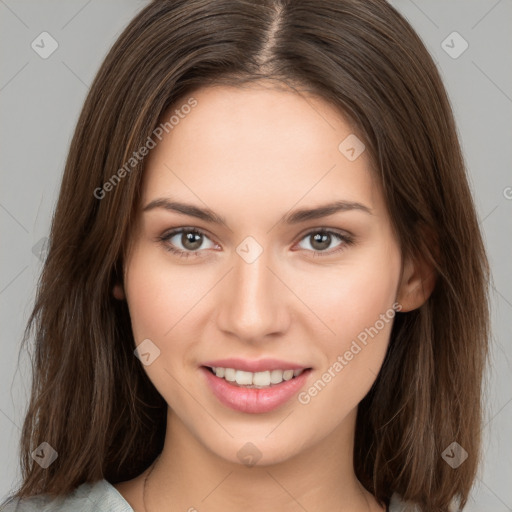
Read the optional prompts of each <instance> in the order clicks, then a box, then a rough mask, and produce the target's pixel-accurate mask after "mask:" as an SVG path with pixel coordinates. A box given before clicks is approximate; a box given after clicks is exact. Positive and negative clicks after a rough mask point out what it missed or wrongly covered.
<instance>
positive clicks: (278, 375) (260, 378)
mask: <svg viewBox="0 0 512 512" xmlns="http://www.w3.org/2000/svg"><path fill="white" fill-rule="evenodd" d="M212 370H213V373H215V375H216V376H217V377H220V378H221V379H222V378H223V379H225V380H227V381H228V382H233V383H236V385H238V386H245V387H251V388H265V387H269V386H271V385H272V384H280V383H281V382H283V381H287V380H290V379H293V377H298V376H299V375H300V374H301V373H302V372H303V371H304V370H272V371H269V370H267V371H264V372H255V373H253V372H246V371H244V370H235V369H234V368H221V367H213V368H212Z"/></svg>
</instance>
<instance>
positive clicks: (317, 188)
mask: <svg viewBox="0 0 512 512" xmlns="http://www.w3.org/2000/svg"><path fill="white" fill-rule="evenodd" d="M193 96H194V98H196V100H197V101H198V105H197V106H196V107H195V108H194V109H193V110H192V111H191V113H190V114H188V115H187V116H186V117H185V118H184V119H181V120H180V122H179V124H177V125H176V126H175V127H174V128H173V130H172V131H170V132H169V134H166V135H165V136H164V138H163V140H162V141H161V142H160V143H158V145H157V146H156V147H155V148H154V149H152V150H151V152H150V154H149V156H148V160H147V166H146V170H145V175H144V179H143V183H142V196H141V198H142V200H141V205H140V210H139V216H138V219H137V223H136V225H135V226H134V229H133V237H132V241H131V245H130V251H129V254H128V258H127V259H126V263H125V268H124V283H123V284H121V283H119V284H117V285H116V286H115V288H114V295H115V297H117V298H118V299H119V300H126V301H127V302H128V306H129V310H130V315H131V319H132V328H133V334H134V338H135V341H136V344H137V345H138V344H139V343H140V342H142V340H145V339H147V338H149V339H150V340H151V341H152V342H153V343H154V344H155V345H156V346H157V347H158V348H159V350H160V356H159V357H157V358H156V359H155V360H154V362H152V363H151V364H150V365H149V366H144V369H145V371H146V372H147V374H148V376H149V378H150V379H151V381H152V382H153V384H154V385H155V387H156V389H157V390H158V391H159V392H160V393H161V395H162V396H163V397H164V399H165V400H166V401H167V403H168V405H169V409H168V421H167V433H166V438H165V447H164V450H163V452H162V455H161V457H160V458H159V459H158V461H157V463H156V465H155V467H154V471H153V472H152V473H151V478H150V479H149V481H148V487H147V494H146V510H147V511H148V512H154V511H164V510H169V504H172V510H189V509H190V510H193V509H191V507H194V508H195V509H196V510H198V511H207V512H219V511H221V510H222V511H223V512H226V511H235V510H240V509H241V508H243V509H244V510H246V511H261V510H266V511H269V512H277V511H280V512H283V511H284V512H295V511H296V512H299V511H303V510H307V511H308V512H320V511H325V510H336V511H351V512H359V511H361V512H362V511H365V512H366V511H368V510H370V511H372V512H373V511H379V510H384V508H383V507H381V506H380V505H379V504H378V503H377V501H376V500H375V499H374V497H373V496H372V495H371V494H370V493H368V492H367V491H366V490H364V489H363V488H362V486H361V485H360V483H359V482H358V480H357V478H356V476H355V474H354V468H353V461H352V456H353V445H354V431H355V419H356V413H357V406H358V404H359V402H360V401H361V400H362V399H363V397H364V396H365V395H366V393H367V392H368V391H369V389H370V387H371V386H372V384H373V382H374V381H375V379H376V376H377V374H378V372H379V369H380V367H381V365H382V362H383V359H384V356H385V354H386V349H387V346H388V342H389V336H390V332H391V327H392V321H390V322H389V323H386V324H385V327H384V328H383V329H381V330H380V331H379V333H378V335H377V336H375V337H374V338H373V339H371V340H370V341H369V343H368V344H367V345H366V346H365V347H364V348H363V349H362V350H361V351H360V352H359V353H358V354H357V355H355V356H354V357H353V359H352V360H351V361H349V362H348V364H347V365H346V366H345V367H344V368H343V370H342V371H341V372H339V373H338V374H337V375H336V377H335V378H333V379H332V380H331V382H329V383H328V384H327V385H326V386H325V387H324V388H323V389H322V391H321V392H319V393H318V394H317V395H316V396H315V397H313V398H312V399H311V401H310V402H309V403H308V404H306V405H304V404H301V403H299V401H298V400H297V398H296V397H294V398H292V399H291V400H290V401H289V402H287V403H286V404H284V405H283V406H281V407H279V408H278V409H276V410H274V411H272V412H269V413H265V414H246V413H241V412H238V411H234V410H231V409H229V408H227V407H225V406H224V405H222V404H221V403H220V402H218V400H217V398H216V397H215V396H214V395H213V394H212V393H211V392H210V390H209V388H208V387H207V386H206V384H205V382H204V379H203V378H201V377H202V375H201V374H200V371H199V366H200V365H201V364H202V363H204V362H205V361H207V360H212V359H218V358H224V357H241V358H247V359H261V358H264V357H273V358H278V359H283V360H286V361H292V362H296V363H298V364H299V366H307V367H312V368H313V371H312V373H311V375H310V376H309V378H308V381H307V383H306V385H305V388H303V389H306V390H307V389H308V388H309V387H311V386H312V384H313V383H314V382H315V381H317V380H318V379H319V378H320V377H321V375H322V374H323V373H324V372H325V371H327V370H328V368H329V367H332V365H333V363H334V362H335V361H336V359H337V357H338V356H339V355H340V354H341V355H343V354H344V353H345V352H346V351H347V350H348V349H349V347H350V345H351V343H352V341H353V340H355V339H356V338H357V335H358V334H359V333H360V332H361V331H363V330H364V329H365V328H367V327H370V326H373V325H374V324H375V322H376V321H377V320H378V319H379V315H381V314H384V313H385V312H386V311H387V310H389V309H390V308H391V307H392V305H393V303H395V302H399V303H400V305H401V307H402V311H408V310H411V309H414V308H417V307H419V306H420V305H421V304H422V303H423V302H424V300H425V299H426V297H427V296H428V293H427V292H426V289H425V286H420V285H421V284H422V277H423V276H424V275H425V274H426V273H428V270H429V269H427V268H425V266H424V265H423V266H421V265H420V264H419V263H417V262H412V261H409V260H406V261H402V260H401V256H400V246H399V243H398V241H397V240H396V238H395V236H394V233H393V231H392V228H391V223H390V219H389V215H388V212H387V209H386V205H385V203H384V199H383V196H382V193H381V191H380V189H379V185H378V183H377V182H376V181H375V178H374V177H373V174H372V171H371V169H370V163H369V159H368V155H367V153H366V152H363V153H362V154H361V155H360V156H359V157H358V158H357V159H356V160H354V161H349V160H348V159H347V158H346V157H345V156H344V154H342V153H341V152H340V151H339V150H338V145H339V144H340V142H341V141H342V140H344V139H345V138H346V137H347V136H348V135H350V134H351V133H353V132H354V130H353V129H352V128H351V127H350V125H349V124H348V123H347V122H346V120H345V119H344V118H343V117H342V116H341V115H340V113H339V112H338V111H337V110H335V109H334V108H333V107H332V106H330V105H329V104H327V103H326V102H324V101H323V100H321V99H319V98H316V97H313V96H309V95H305V94H302V95H299V94H297V93H295V92H293V91H291V90H282V89H281V90H278V89H276V88H273V87H271V86H270V85H268V84H265V83H259V84H257V85H256V84H252V85H251V86H246V87H243V88H234V87H227V86H217V87H210V88H203V89H200V90H198V91H197V92H196V93H194V94H193ZM183 103H185V101H183ZM171 196H172V198H173V199H174V200H177V201H180V202H186V203H191V204H194V205H196V206H198V207H202V208H204V207H208V208H209V209H210V210H212V211H214V212H215V213H216V214H218V215H221V216H223V217H224V218H225V219H226V225H222V224H221V225H215V224H211V223H208V222H206V221H204V220H200V219H198V218H195V217H191V216H187V215H184V214H181V213H177V212H173V211H169V210H166V209H164V208H155V209H152V210H149V211H147V212H143V211H142V209H143V207H144V206H146V205H147V204H149V203H150V202H151V201H152V200H154V199H157V198H170V197H171ZM334 200H346V201H353V202H358V203H361V204H363V205H365V206H366V207H368V208H369V209H370V210H371V213H367V212H364V211H361V210H350V211H341V212H337V213H335V214H333V215H330V216H326V217H323V218H321V219H314V220H308V221H305V222H302V223H300V224H297V225H286V224H284V223H279V221H280V220H281V219H282V218H283V216H284V215H286V214H288V213H289V212H290V211H292V210H295V209H297V208H313V207H317V206H319V205H323V204H326V203H329V202H331V201H334ZM172 228H197V229H199V230H202V231H203V232H204V233H205V237H203V239H202V240H203V243H202V244H201V245H199V244H197V245H196V247H199V249H196V250H197V251H199V253H200V254H199V256H197V255H196V256H194V255H192V256H190V257H188V258H184V257H179V256H178V255H175V254H173V253H171V252H169V251H168V250H166V248H165V246H166V244H167V246H169V245H172V244H173V243H174V246H175V247H176V248H178V249H181V250H187V249H188V250H189V252H191V251H192V249H190V247H191V244H190V243H189V244H188V245H186V243H187V241H186V240H185V244H184V243H183V238H182V237H181V234H178V235H175V236H173V238H172V239H171V240H172V242H171V241H169V240H168V241H167V242H162V241H159V240H158V237H159V236H162V235H165V234H166V233H167V232H168V231H169V230H170V229H172ZM319 228H326V229H330V230H332V231H334V232H335V233H336V232H341V233H349V234H351V236H352V237H353V239H354V241H355V243H354V244H352V245H348V244H346V243H345V242H343V241H340V240H339V239H338V238H337V237H336V236H335V235H332V237H331V242H330V244H329V241H327V242H326V243H325V246H326V247H327V248H326V249H324V250H323V251H322V249H321V248H320V249H319V248H318V247H319V244H318V243H315V240H314V239H313V236H314V234H315V229H316V230H318V229H319ZM247 236H252V237H253V238H254V239H255V240H256V241H257V242H258V243H259V244H260V246H261V247H262V248H263V252H262V254H261V255H260V256H259V258H258V259H256V261H254V262H252V263H247V262H246V261H245V260H244V259H242V258H241V257H240V256H239V254H238V253H237V252H236V248H237V246H239V244H240V243H241V242H242V241H243V240H244V239H245V238H246V237H247ZM340 247H343V250H341V251H338V252H335V251H336V249H339V248H340ZM315 253H316V255H318V254H320V253H322V254H321V255H320V256H318V257H316V256H314V254H315ZM228 271H229V272H228ZM424 284H425V283H423V285H424ZM427 291H428V290H427ZM247 442H251V443H253V444H254V445H255V446H256V447H257V449H258V450H259V452H260V453H261V458H260V459H259V461H258V462H257V464H256V465H255V466H253V467H248V466H245V465H244V464H243V463H242V462H241V460H239V458H238V456H237V452H238V451H239V450H240V449H241V448H242V447H243V446H244V445H245V444H246V443H247ZM148 469H149V468H148ZM147 471H148V470H146V471H145V472H144V473H142V474H141V475H139V476H138V477H136V478H134V479H133V480H130V481H127V482H122V483H119V484H116V485H115V487H116V488H117V490H118V491H119V492H120V493H121V494H122V495H123V497H124V498H125V499H126V500H127V501H128V502H129V503H130V505H131V506H132V508H134V510H137V511H139V510H140V511H143V510H144V506H143V503H142V490H143V481H144V477H145V476H146V474H147Z"/></svg>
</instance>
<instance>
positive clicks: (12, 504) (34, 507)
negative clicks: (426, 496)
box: [0, 479, 417, 512]
mask: <svg viewBox="0 0 512 512" xmlns="http://www.w3.org/2000/svg"><path fill="white" fill-rule="evenodd" d="M389 511H390V512H417V509H416V508H415V507H413V506H410V505H408V504H407V503H403V502H402V501H401V500H400V499H399V497H398V495H397V494H393V497H392V498H391V503H390V505H389ZM0 512H134V510H133V508H132V507H131V506H130V504H129V503H128V502H127V501H126V500H125V499H124V498H123V496H122V494H120V493H119V491H118V490H117V489H116V488H115V487H114V486H113V485H112V484H111V483H110V482H107V480H105V479H103V480H98V481H97V482H94V483H87V482H86V483H83V484H81V485H80V486H78V487H77V488H76V489H75V490H74V491H73V492H72V493H70V494H68V495H66V496H61V497H59V498H52V497H50V496H48V495H46V494H40V495H37V496H31V497H30V498H25V499H23V500H20V499H19V498H14V499H11V500H10V501H7V502H4V503H3V504H1V505H0Z"/></svg>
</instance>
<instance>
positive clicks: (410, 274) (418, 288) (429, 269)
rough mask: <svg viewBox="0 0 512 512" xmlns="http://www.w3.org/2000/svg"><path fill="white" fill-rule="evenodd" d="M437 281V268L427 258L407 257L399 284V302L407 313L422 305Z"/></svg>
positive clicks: (402, 310) (402, 309)
mask: <svg viewBox="0 0 512 512" xmlns="http://www.w3.org/2000/svg"><path fill="white" fill-rule="evenodd" d="M435 283H436V270H435V268H434V267H433V265H432V264H430V263H428V262H427V261H426V260H425V259H423V258H420V257H417V258H414V259H413V258H412V257H411V258H407V259H406V260H405V263H404V268H403V272H402V278H401V280H400V284H399V286H398V293H397V299H396V300H397V302H398V303H399V304H401V306H402V308H401V310H400V312H402V313H405V312H407V311H412V310H414V309H417V308H419V307H420V306H422V305H423V304H424V303H425V302H426V301H427V299H428V298H429V297H430V295H431V293H432V291H433V290H434V286H435Z"/></svg>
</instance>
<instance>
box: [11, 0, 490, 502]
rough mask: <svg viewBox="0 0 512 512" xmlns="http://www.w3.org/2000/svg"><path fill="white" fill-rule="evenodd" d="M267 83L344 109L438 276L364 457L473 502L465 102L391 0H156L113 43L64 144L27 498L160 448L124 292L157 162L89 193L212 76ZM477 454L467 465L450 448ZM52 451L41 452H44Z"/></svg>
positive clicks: (406, 315) (476, 263) (482, 306)
mask: <svg viewBox="0 0 512 512" xmlns="http://www.w3.org/2000/svg"><path fill="white" fill-rule="evenodd" d="M261 80H267V81H272V82H273V83H275V84H276V87H277V85H278V84H286V86H288V87H292V88H294V89H296V88H300V89H302V90H304V91H307V92H308V93H310V94H313V95H315V96H316V97H318V98H320V99H323V100H324V101H325V102H328V103H329V104H330V105H332V106H334V107H336V108H337V109H338V110H339V112H340V113H341V114H342V115H343V116H345V117H346V119H348V120H349V122H350V123H351V126H352V127H353V129H354V131H357V134H358V136H359V137H360V138H361V139H362V140H363V142H364V144H365V145H366V151H367V154H368V155H369V158H370V161H371V164H372V172H373V173H375V175H376V176H377V177H378V182H379V184H380V185H381V187H382V193H383V195H384V199H385V201H386V205H387V208H388V212H389V215H390V219H391V222H392V225H393V229H394V230H395V232H396V235H397V239H398V241H399V244H400V248H401V251H402V255H403V256H404V257H405V256H410V257H414V258H417V259H419V258H422V259H423V260H424V261H427V262H428V263H429V264H430V265H431V266H432V268H433V269H434V272H435V276H436V277H435V279H436V282H435V287H434V290H433V292H432V293H431V295H430V296H429V297H428V299H427V300H426V301H425V303H424V304H423V305H422V306H421V307H419V308H417V309H415V310H413V311H409V312H401V313H398V314H397V315H396V317H395V321H394V325H393V329H392V332H391V337H390V342H389V347H388V351H387V354H386V357H385V360H384V363H383V366H382V369H381V371H380V373H379V375H378V377H377V379H376V381H375V383H374V385H373V386H372V388H371V390H370V392H369V393H368V394H367V395H366V396H365V398H364V399H363V400H362V401H361V402H360V404H359V406H358V416H357V422H356V434H355V447H354V468H355V472H356V476H357V477H358V478H359V480H360V481H361V482H362V484H363V485H364V486H365V487H366V489H368V490H369V491H370V492H371V493H373V495H375V497H376V499H378V500H379V501H380V502H383V503H386V504H388V503H389V501H390V497H391V495H392V494H393V493H394V492H396V493H398V494H399V495H400V496H401V497H402V498H403V499H404V500H409V501H411V502H414V503H416V504H418V505H419V506H420V508H421V510H423V511H445V510H448V509H449V506H450V503H452V501H453V500H455V499H456V500H458V501H459V503H460V505H461V506H462V507H463V506H464V505H465V504H466V502H467V499H468V496H469V492H470V490H471V487H472V485H473V482H474V479H475V478H476V474H477V470H478V465H479V461H480V457H481V450H480V444H481V423H482V395H483V392H482V391H483V389H482V381H483V377H484V371H485V369H486V368H485V366H486V361H487V355H488V339H489V311H488V307H489V303H488V300H489V299H488V281H489V268H488V261H487V257H486V253H485V248H484V245H483V241H482V236H481V233H480V229H479V225H478V220H477V216H476V213H475V206H474V202H473V199H472V196H471V192H470V188H469V184H468V178H467V175H466V166H465V163H464V159H463V156H462V152H461V148H460V144H459V140H458V136H457V130H456V125H455V121H454V117H453V113H452V109H451V106H450V103H449V100H448V97H447V93H446V91H445V88H444V86H443V83H442V80H441V78H440V75H439V72H438V70H437V68H436V66H435V64H434V62H433V60H432V58H431V56H430V55H429V53H428V51H427V49H426V48H425V46H424V44H423V43H422V41H421V39H420V37H419V36H418V35H417V34H416V33H415V31H414V30H413V29H412V27H411V26H410V24H409V23H408V22H407V21H406V20H405V19H404V18H403V17H402V15H400V14H399V13H398V12H397V11H396V10H395V9H394V8H393V7H392V6H391V5H389V4H388V3H387V2H385V1H384V0H251V1H248V0H247V1H242V0H216V1H207V0H157V1H153V2H152V3H150V4H149V5H147V6H146V7H144V8H143V9H142V10H141V11H140V12H139V13H138V14H137V15H136V16H135V18H134V19H133V20H132V21H131V22H130V23H129V25H128V26H127V28H126V29H125V30H124V31H123V32H122V34H121V35H120V37H119V38H118V39H117V41H116V42H115V43H114V45H113V46H112V48H111V49H110V51H109V53H108V55H107V57H106V58H105V60H104V62H103V63H102V65H101V67H100V69H99V71H98V73H97V76H96V77H95V79H94V82H93V84H92V86H91V88H90V91H89V93H88V95H87V98H86V100H85V103H84V106H83V110H82V112H81V114H80V117H79V120H78V123H77V126H76V130H75V133H74V136H73V139H72V141H71V145H70V149H69V154H68V157H67V161H66V165H65V171H64V175H63V179H62V184H61V189H60V195H59V198H58V202H57V205H56V209H55V212H54V216H53V219H52V225H51V231H50V235H49V244H48V254H47V257H46V260H45V262H44V267H43V270H42V273H41V276H40V278H39V282H38V289H37V296H36V300H35V304H34V308H33V310H32V313H31V315H30V318H29V320H28V324H27V326H26V329H25V333H24V337H23V341H22V346H23V344H24V343H25V342H26V341H27V340H28V338H29V337H30V336H31V335H32V334H33V341H34V346H35V353H34V355H33V357H32V359H31V363H32V372H33V381H32V388H31V397H30V401H29V404H28V408H27V411H26V416H25V419H24V424H23V429H22V435H21V443H20V464H21V469H22V482H21V486H20V488H19V489H18V491H17V493H16V494H15V495H14V496H16V497H19V498H23V497H27V496H32V495H36V494H39V493H47V494H51V495H64V494H67V493H69V492H71V491H72V490H73V489H75V488H76V487H77V486H78V485H80V484H81V483H84V482H92V481H96V480H98V479H101V478H105V479H107V480H108V481H110V482H112V483H117V482H120V481H124V480H128V479H131V478H134V477H135V476H137V475H139V474H140V473H141V472H143V471H144V470H145V469H146V468H147V467H148V466H149V464H150V463H151V462H152V461H153V460H154V459H155V457H156V456H157V455H158V454H159V453H160V452H161V450H162V448H163V443H164V438H165V427H166V411H167V404H166V402H165V401H164V399H163V398H162V396H161V395H160V394H159V393H158V391H157V390H156V389H155V387H154V386H153V384H152V383H151V381H150V380H149V378H148V377H147V375H146V373H145V372H144V370H143V368H142V365H141V364H140V361H139V360H138V359H137V358H136V357H134V353H133V351H134V348H135V341H134V338H133V333H132V330H131V324H130V316H129V312H128V307H127V304H126V301H120V300H116V299H115V298H114V297H113V294H112V288H113V286H114V284H115V283H117V282H122V274H123V273H122V269H123V261H124V260H125V256H126V250H127V247H128V245H129V241H130V233H131V230H132V226H133V225H134V222H135V219H136V213H137V204H138V202H139V201H140V184H141V179H142V174H143V170H144V164H145V161H144V159H143V160H141V161H137V162H136V163H135V165H133V169H131V170H130V171H129V172H128V173H127V175H126V177H124V178H123V180H122V182H120V183H118V184H117V186H113V187H111V188H112V190H110V191H109V193H108V194H104V197H103V198H102V199H98V197H97V194H94V191H95V190H97V189H98V188H101V187H103V185H104V184H105V183H106V182H108V181H109V179H111V177H112V176H113V174H115V173H116V171H117V170H118V169H120V168H122V167H123V165H125V163H126V162H127V161H129V160H130V158H131V157H132V156H133V154H134V152H136V151H138V150H139V149H140V148H141V147H143V146H144V145H145V144H146V141H147V139H148V137H150V136H151V135H152V133H153V131H154V130H155V127H157V126H158V123H159V122H160V121H161V119H162V115H163V114H164V113H165V112H168V111H169V109H170V108H171V107H173V106H175V105H178V104H179V100H181V99H183V98H187V97H190V96H191V95H192V94H193V92H194V91H197V90H198V89H199V88H203V87H208V86H214V85H231V86H235V87H242V86H243V84H249V83H252V82H257V81H261ZM454 441H456V442H458V443H459V444H460V445H461V446H462V447H463V448H464V449H465V450H466V451H467V452H468V458H467V460H466V461H465V462H464V463H463V464H462V465H461V466H460V467H458V468H457V469H456V470H454V469H452V467H450V466H449V465H448V464H447V463H446V462H445V461H444V460H443V458H442V457H441V454H442V452H443V450H445V449H446V448H447V447H448V446H449V445H450V444H451V443H452V442H454ZM42 442H47V443H49V444H50V445H51V446H52V447H54V448H55V449H56V450H57V452H58V454H59V456H58V458H57V459H56V460H55V461H54V462H53V463H52V464H51V465H50V466H49V467H48V468H47V469H42V468H41V467H40V466H39V465H38V464H35V463H34V461H33V460H32V457H31V455H30V454H31V452H32V451H33V450H34V449H35V448H36V447H38V446H39V445H40V444H41V443H42Z"/></svg>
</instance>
